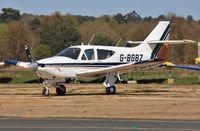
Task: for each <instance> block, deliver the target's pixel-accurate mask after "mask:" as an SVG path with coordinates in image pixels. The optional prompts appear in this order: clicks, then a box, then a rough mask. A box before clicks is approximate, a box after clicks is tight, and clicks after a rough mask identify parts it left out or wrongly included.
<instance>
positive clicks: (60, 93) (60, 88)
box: [56, 85, 66, 96]
mask: <svg viewBox="0 0 200 131" xmlns="http://www.w3.org/2000/svg"><path fill="white" fill-rule="evenodd" d="M56 93H57V95H58V96H63V95H65V93H66V88H65V86H64V85H57V86H56Z"/></svg>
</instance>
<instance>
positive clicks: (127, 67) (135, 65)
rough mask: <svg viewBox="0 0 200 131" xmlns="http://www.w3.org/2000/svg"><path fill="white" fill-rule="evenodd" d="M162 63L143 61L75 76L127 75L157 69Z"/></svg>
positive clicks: (80, 73) (79, 73)
mask: <svg viewBox="0 0 200 131" xmlns="http://www.w3.org/2000/svg"><path fill="white" fill-rule="evenodd" d="M161 63H162V61H160V62H153V61H143V62H138V63H127V64H122V65H117V66H111V67H107V68H101V69H96V70H92V71H84V72H78V73H77V74H76V75H77V76H78V77H92V76H94V77H97V76H102V75H105V74H107V73H118V74H122V73H127V72H130V71H134V70H144V69H148V68H153V67H158V66H159V65H160V64H161Z"/></svg>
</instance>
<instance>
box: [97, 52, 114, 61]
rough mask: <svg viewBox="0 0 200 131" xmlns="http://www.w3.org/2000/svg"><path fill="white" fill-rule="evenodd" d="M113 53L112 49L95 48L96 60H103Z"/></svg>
mask: <svg viewBox="0 0 200 131" xmlns="http://www.w3.org/2000/svg"><path fill="white" fill-rule="evenodd" d="M113 54H114V51H111V50H103V49H97V55H98V60H104V59H107V58H109V57H111V56H112V55H113Z"/></svg>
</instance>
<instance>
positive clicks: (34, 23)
mask: <svg viewBox="0 0 200 131" xmlns="http://www.w3.org/2000/svg"><path fill="white" fill-rule="evenodd" d="M40 24H41V22H40V19H38V18H35V19H33V20H32V21H31V22H30V23H29V26H30V28H31V29H32V30H36V29H37V28H38V27H39V26H40Z"/></svg>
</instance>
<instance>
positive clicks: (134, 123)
mask: <svg viewBox="0 0 200 131" xmlns="http://www.w3.org/2000/svg"><path fill="white" fill-rule="evenodd" d="M0 130H2V131H13V130H14V131H35V130H37V131H55V130H56V131H66V130H70V131H115V130H128V131H141V130H144V131H146V130H148V131H199V130H200V121H189V120H133V119H81V118H80V119H79V118H42V119H39V118H37V119H33V118H32V119H29V118H0Z"/></svg>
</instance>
